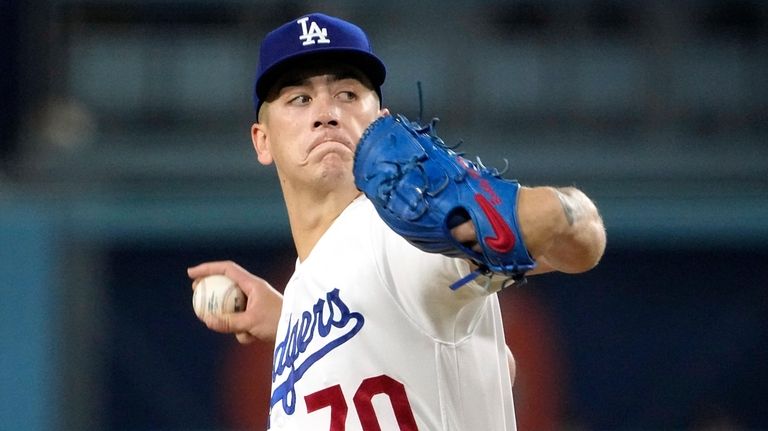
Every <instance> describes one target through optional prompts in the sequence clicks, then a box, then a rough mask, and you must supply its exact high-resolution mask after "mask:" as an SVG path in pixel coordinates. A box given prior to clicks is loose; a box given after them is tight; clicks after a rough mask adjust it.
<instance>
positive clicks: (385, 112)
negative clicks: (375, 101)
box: [379, 108, 390, 117]
mask: <svg viewBox="0 0 768 431" xmlns="http://www.w3.org/2000/svg"><path fill="white" fill-rule="evenodd" d="M387 115H390V112H389V109H387V108H381V109H379V117H384V116H387Z"/></svg>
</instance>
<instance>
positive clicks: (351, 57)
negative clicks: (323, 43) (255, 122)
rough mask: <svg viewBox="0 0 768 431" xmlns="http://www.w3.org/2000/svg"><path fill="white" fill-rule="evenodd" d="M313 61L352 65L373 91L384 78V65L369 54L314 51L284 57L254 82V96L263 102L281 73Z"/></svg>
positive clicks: (363, 52) (350, 50)
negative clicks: (369, 83)
mask: <svg viewBox="0 0 768 431" xmlns="http://www.w3.org/2000/svg"><path fill="white" fill-rule="evenodd" d="M315 59H323V60H324V61H325V59H327V60H328V61H329V62H335V63H339V64H349V65H352V66H354V67H356V68H358V69H360V71H361V72H362V73H363V74H364V75H365V76H366V77H368V79H369V80H370V81H371V84H372V85H373V87H374V88H375V89H378V88H379V87H381V85H382V84H383V83H384V79H385V77H386V68H385V67H384V63H382V61H381V60H380V59H379V58H378V57H376V56H375V55H373V54H371V53H370V52H366V51H362V50H358V49H344V48H338V47H336V48H329V49H326V50H324V49H315V50H313V51H312V52H302V53H297V54H296V55H293V56H290V57H286V58H284V59H283V60H281V61H280V62H279V63H276V64H274V65H272V67H270V68H269V70H267V71H266V72H264V73H263V74H262V75H261V77H260V78H259V80H258V81H257V82H256V96H257V97H258V98H259V101H260V102H263V101H264V100H265V98H266V97H267V95H268V94H269V91H270V90H271V89H272V86H273V85H274V84H275V82H277V80H278V78H279V77H280V76H281V75H282V74H283V73H285V72H286V71H287V70H289V69H291V68H293V67H296V66H299V65H301V64H302V63H305V62H309V61H311V60H315Z"/></svg>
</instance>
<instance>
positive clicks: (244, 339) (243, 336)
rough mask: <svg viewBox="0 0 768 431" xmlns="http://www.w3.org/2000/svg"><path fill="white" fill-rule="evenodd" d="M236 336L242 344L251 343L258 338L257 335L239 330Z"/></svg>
mask: <svg viewBox="0 0 768 431" xmlns="http://www.w3.org/2000/svg"><path fill="white" fill-rule="evenodd" d="M235 338H237V341H239V342H240V344H251V343H252V342H253V341H254V340H256V337H254V336H253V335H251V334H250V333H248V332H238V333H237V334H235Z"/></svg>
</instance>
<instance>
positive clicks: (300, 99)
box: [288, 94, 312, 105]
mask: <svg viewBox="0 0 768 431" xmlns="http://www.w3.org/2000/svg"><path fill="white" fill-rule="evenodd" d="M311 100H312V98H311V97H309V96H307V95H306V94H300V95H298V96H296V97H294V98H292V99H290V100H289V101H288V103H290V104H291V105H306V104H307V103H309V102H310V101H311Z"/></svg>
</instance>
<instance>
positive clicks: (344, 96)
mask: <svg viewBox="0 0 768 431" xmlns="http://www.w3.org/2000/svg"><path fill="white" fill-rule="evenodd" d="M336 97H338V98H339V99H340V100H343V101H347V102H351V101H353V100H357V94H356V93H355V92H353V91H341V92H339V94H338V95H337V96H336Z"/></svg>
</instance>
